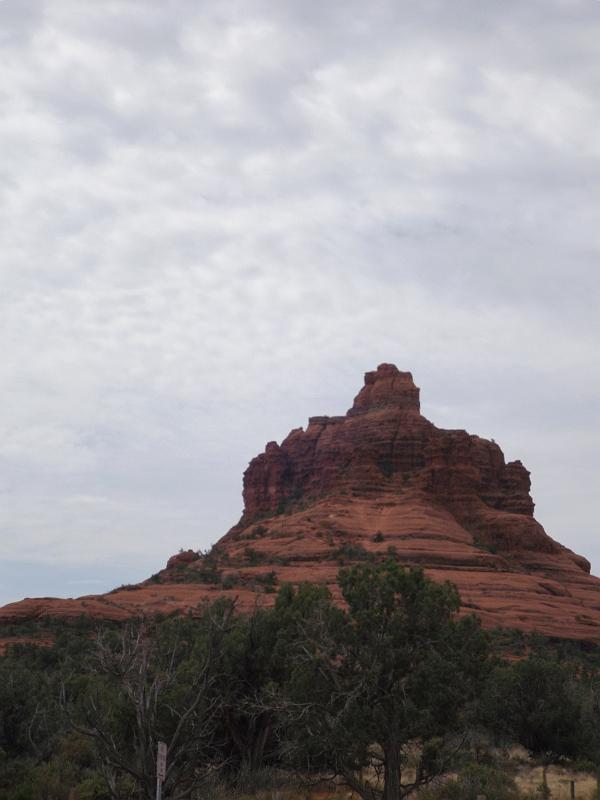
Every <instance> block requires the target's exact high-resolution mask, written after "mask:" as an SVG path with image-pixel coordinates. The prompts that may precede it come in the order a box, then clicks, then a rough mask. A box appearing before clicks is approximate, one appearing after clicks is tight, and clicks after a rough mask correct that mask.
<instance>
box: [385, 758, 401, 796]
mask: <svg viewBox="0 0 600 800" xmlns="http://www.w3.org/2000/svg"><path fill="white" fill-rule="evenodd" d="M384 756H385V761H384V765H383V800H401V797H402V786H401V783H400V781H401V778H402V760H401V757H400V748H399V747H398V746H397V745H394V744H392V745H389V746H388V747H386V748H385V749H384Z"/></svg>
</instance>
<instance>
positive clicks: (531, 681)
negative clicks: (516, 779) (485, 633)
mask: <svg viewBox="0 0 600 800" xmlns="http://www.w3.org/2000/svg"><path fill="white" fill-rule="evenodd" d="M577 671H578V670H577V667H575V666H574V665H571V664H570V663H568V662H567V663H561V662H559V661H557V660H556V659H555V658H553V657H545V656H543V655H539V654H533V655H530V656H529V657H528V658H526V659H523V660H521V661H516V662H514V663H512V664H503V665H500V666H498V667H497V668H496V669H495V670H494V672H493V673H492V675H491V677H490V681H489V683H488V693H487V697H486V700H485V703H484V706H485V715H486V717H487V723H488V725H489V727H490V728H492V729H494V730H495V731H496V732H497V733H500V735H502V736H503V738H504V739H506V740H508V741H517V742H519V743H520V744H522V745H523V746H524V747H526V748H527V750H529V752H530V753H531V755H532V757H533V758H535V759H537V760H538V761H539V762H540V763H541V764H542V767H543V772H542V776H543V785H544V788H545V792H546V793H547V791H548V789H547V780H546V773H547V769H548V767H549V765H550V764H553V763H556V762H557V761H560V760H561V759H563V758H570V757H578V756H580V755H581V754H582V737H581V733H582V705H581V701H580V696H581V695H580V690H579V679H578V675H577Z"/></svg>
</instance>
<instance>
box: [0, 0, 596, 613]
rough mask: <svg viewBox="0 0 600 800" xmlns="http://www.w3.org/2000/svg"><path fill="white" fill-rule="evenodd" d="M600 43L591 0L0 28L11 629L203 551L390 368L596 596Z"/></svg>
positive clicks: (167, 8)
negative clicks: (502, 463)
mask: <svg viewBox="0 0 600 800" xmlns="http://www.w3.org/2000/svg"><path fill="white" fill-rule="evenodd" d="M599 36H600V4H598V3H597V2H592V0H589V1H588V0H585V1H584V0H543V1H542V0H531V2H528V3H526V4H525V3H522V2H517V1H516V0H508V2H504V3H497V2H495V0H483V2H482V1H481V0H468V1H467V0H456V2H453V3H445V2H441V1H439V2H438V0H419V1H418V2H416V0H415V1H414V2H413V1H412V0H406V1H405V2H402V3H398V2H394V0H377V1H376V2H374V3H370V4H368V5H365V4H364V3H359V2H357V1H356V2H355V1H354V0H350V2H348V1H347V0H346V1H345V2H343V3H342V2H335V1H334V0H332V2H328V3H317V2H300V1H299V0H294V1H292V0H280V2H277V3H273V2H270V0H269V1H268V0H264V1H261V0H244V1H243V2H242V1H241V0H240V1H239V2H236V1H235V0H220V1H219V2H218V3H217V2H192V0H161V2H158V0H157V1H156V2H154V0H153V1H152V2H145V1H144V2H141V0H105V2H103V3H81V2H79V0H53V1H52V2H50V1H49V0H47V2H44V0H18V1H17V0H5V1H4V2H2V3H0V52H1V58H2V69H1V70H0V107H1V111H2V123H1V124H0V153H1V154H2V155H1V156H0V252H1V253H2V258H1V260H0V277H1V285H0V333H1V340H2V343H3V348H2V350H3V357H2V359H1V360H0V387H1V389H2V414H1V415H0V561H1V562H2V563H3V565H4V569H5V571H6V573H7V574H10V575H11V576H13V577H12V580H13V583H11V584H9V583H6V582H4V586H8V587H9V588H7V589H5V590H4V594H3V592H2V591H1V590H0V602H2V601H5V602H7V601H8V600H11V599H15V598H16V597H19V596H22V595H25V594H29V595H33V594H46V593H58V594H61V593H62V594H66V595H68V594H75V593H76V594H79V593H81V592H82V591H86V589H85V588H80V586H79V585H77V586H75V585H74V584H70V583H69V581H70V580H89V581H91V582H93V581H101V582H102V585H103V586H104V585H106V586H107V587H108V586H109V585H110V584H111V582H114V583H117V582H119V581H121V580H122V579H125V580H126V579H127V576H128V575H130V576H131V579H132V580H133V579H137V578H140V577H142V576H143V575H146V574H149V573H150V572H154V571H156V569H158V568H159V567H160V566H162V564H163V562H164V561H165V559H166V558H167V557H168V556H169V555H170V554H171V553H172V552H174V551H176V550H177V549H178V548H179V547H180V546H184V547H187V546H191V547H205V546H208V545H209V544H210V543H211V542H213V541H215V540H216V539H217V538H218V537H219V536H220V535H221V534H222V533H223V532H224V531H225V530H226V529H227V528H228V527H229V526H230V525H231V524H233V522H235V521H236V519H237V516H238V515H239V512H240V511H241V496H240V492H241V473H242V471H243V469H244V468H245V466H246V464H247V462H248V461H249V459H250V458H251V457H252V456H253V455H255V453H256V452H258V451H259V450H261V449H262V447H263V446H264V443H265V442H266V441H268V440H270V439H281V438H282V437H283V436H285V434H286V433H287V431H288V430H289V429H290V428H291V427H295V426H297V425H299V424H303V423H304V422H305V420H306V418H307V416H308V415H309V414H319V413H340V412H343V411H344V410H345V409H346V408H347V407H348V406H349V405H350V404H351V400H352V397H353V395H354V394H355V393H356V391H357V390H358V388H359V386H360V384H361V381H362V373H363V372H364V371H365V370H367V369H372V368H373V367H374V366H376V364H377V363H379V362H381V361H394V362H395V363H397V364H398V366H399V367H400V368H401V369H410V370H412V371H413V373H414V375H415V379H416V381H417V383H418V384H419V385H420V386H421V387H422V397H423V402H424V412H425V413H426V415H427V416H428V417H429V418H430V419H432V420H433V421H434V422H436V423H437V424H438V425H440V426H446V427H467V428H468V429H469V430H471V431H473V432H477V433H480V434H482V435H487V436H493V437H494V438H495V439H496V440H497V441H498V442H499V443H500V444H501V445H502V446H503V448H504V450H505V452H506V454H507V456H508V457H509V458H517V457H518V458H521V459H522V460H523V461H524V462H525V464H526V465H527V466H528V467H529V468H530V469H531V471H532V473H533V480H534V484H533V490H534V499H536V501H537V504H538V515H539V518H540V519H541V521H542V522H543V523H544V524H545V525H546V527H547V529H548V531H549V532H550V533H551V534H552V535H554V536H555V537H556V538H558V539H559V540H560V541H562V542H563V543H565V544H567V545H568V546H570V547H572V548H574V549H576V550H579V551H580V552H583V553H584V554H585V555H587V556H588V557H591V558H592V561H593V563H594V566H595V567H596V570H597V569H598V568H599V566H598V565H600V546H598V544H597V541H596V537H595V536H594V534H595V533H596V530H597V525H598V519H599V518H600V506H599V505H598V495H597V480H598V478H597V476H598V472H599V466H600V463H599V462H600V457H599V456H598V453H599V452H600V447H599V445H600V434H599V433H598V431H599V430H600V426H599V424H598V423H599V421H600V420H599V412H598V408H599V407H600V406H599V402H598V401H599V399H600V398H599V394H600V376H599V370H598V341H599V334H600V330H599V305H600V304H599V300H600V290H599V286H600V279H599V277H598V255H599V252H600V202H599V201H600V197H599V190H598V185H599V178H600V145H599V141H600V139H599V138H598V130H600V105H599V103H598V97H600V62H599V61H598V59H597V42H598V37H599ZM17 574H20V575H22V576H23V577H22V580H20V581H18V582H15V580H14V576H15V575H17ZM1 579H2V576H1V575H0V580H1ZM7 580H8V579H7ZM95 586H96V585H95V584H93V583H91V584H90V587H89V590H90V591H93V590H95Z"/></svg>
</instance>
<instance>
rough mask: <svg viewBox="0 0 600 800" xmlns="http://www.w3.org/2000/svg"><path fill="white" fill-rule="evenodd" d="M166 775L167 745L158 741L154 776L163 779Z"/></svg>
mask: <svg viewBox="0 0 600 800" xmlns="http://www.w3.org/2000/svg"><path fill="white" fill-rule="evenodd" d="M166 775H167V745H166V744H165V743H164V742H159V743H158V753H157V755H156V777H157V778H158V780H159V781H164V779H165V777H166Z"/></svg>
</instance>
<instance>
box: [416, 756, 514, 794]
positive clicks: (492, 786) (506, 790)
mask: <svg viewBox="0 0 600 800" xmlns="http://www.w3.org/2000/svg"><path fill="white" fill-rule="evenodd" d="M481 796H483V797H485V798H486V800H517V798H518V796H519V795H518V791H517V787H516V784H515V782H514V780H513V779H512V777H511V776H510V775H507V774H506V772H503V771H502V770H499V769H496V768H495V767H489V766H484V765H482V764H469V765H468V766H466V767H465V768H464V769H463V770H461V772H460V773H459V774H458V776H457V777H456V778H455V779H454V780H451V781H448V782H447V783H444V784H443V785H442V786H439V787H437V788H436V789H430V790H429V791H428V792H426V793H423V800H477V798H478V797H481Z"/></svg>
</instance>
